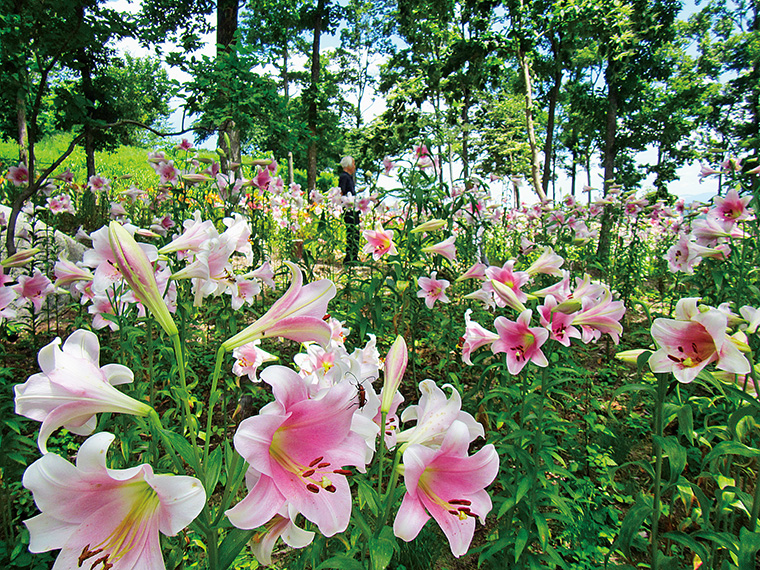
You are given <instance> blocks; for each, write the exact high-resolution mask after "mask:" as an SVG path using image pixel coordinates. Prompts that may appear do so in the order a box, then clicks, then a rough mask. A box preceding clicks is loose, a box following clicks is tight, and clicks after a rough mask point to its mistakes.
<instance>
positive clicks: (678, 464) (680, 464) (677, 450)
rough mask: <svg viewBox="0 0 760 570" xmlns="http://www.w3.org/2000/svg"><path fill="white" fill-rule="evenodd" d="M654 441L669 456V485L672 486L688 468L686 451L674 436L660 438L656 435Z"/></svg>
mask: <svg viewBox="0 0 760 570" xmlns="http://www.w3.org/2000/svg"><path fill="white" fill-rule="evenodd" d="M654 441H655V442H656V443H658V444H659V445H660V447H662V450H663V451H664V452H665V454H666V455H667V456H668V461H669V463H670V480H669V483H670V484H671V485H672V484H673V483H675V482H676V481H678V478H679V477H680V476H681V473H683V470H684V468H685V467H686V449H685V448H684V447H683V446H681V444H680V443H678V440H677V439H676V438H675V437H673V436H670V437H660V436H657V435H656V436H654Z"/></svg>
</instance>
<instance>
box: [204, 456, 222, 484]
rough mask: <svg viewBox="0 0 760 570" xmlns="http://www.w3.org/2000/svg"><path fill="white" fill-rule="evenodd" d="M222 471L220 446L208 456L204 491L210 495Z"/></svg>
mask: <svg viewBox="0 0 760 570" xmlns="http://www.w3.org/2000/svg"><path fill="white" fill-rule="evenodd" d="M221 473H222V448H221V447H217V448H216V449H214V451H212V452H211V454H210V455H209V456H208V463H207V464H206V485H205V488H206V493H208V495H209V496H210V495H211V494H212V493H213V492H214V488H215V487H216V484H217V482H218V481H219V475H220V474H221Z"/></svg>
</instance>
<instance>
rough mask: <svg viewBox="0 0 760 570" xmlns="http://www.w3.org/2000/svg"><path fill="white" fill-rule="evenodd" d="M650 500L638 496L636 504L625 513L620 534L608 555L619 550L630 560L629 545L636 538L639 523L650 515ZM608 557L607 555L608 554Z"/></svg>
mask: <svg viewBox="0 0 760 570" xmlns="http://www.w3.org/2000/svg"><path fill="white" fill-rule="evenodd" d="M650 500H651V498H650V497H647V496H645V495H639V496H638V497H637V498H636V502H635V503H634V505H633V506H632V507H631V508H630V510H629V511H628V513H626V515H625V518H624V519H623V523H622V524H621V525H620V534H618V537H617V538H616V539H615V542H614V543H612V548H611V549H610V554H611V553H612V552H614V551H615V550H621V551H622V552H623V553H624V554H625V555H626V556H627V557H628V558H631V543H632V541H633V539H634V537H636V536H638V532H639V529H640V528H641V523H643V522H644V519H646V518H647V517H648V516H649V515H650V514H651V513H652V503H651V502H650ZM608 556H609V554H608Z"/></svg>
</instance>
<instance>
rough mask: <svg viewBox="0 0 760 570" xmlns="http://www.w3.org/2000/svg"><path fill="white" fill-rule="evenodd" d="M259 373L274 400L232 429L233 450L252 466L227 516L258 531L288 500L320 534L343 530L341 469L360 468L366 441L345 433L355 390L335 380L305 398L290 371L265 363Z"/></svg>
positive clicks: (346, 513)
mask: <svg viewBox="0 0 760 570" xmlns="http://www.w3.org/2000/svg"><path fill="white" fill-rule="evenodd" d="M261 378H262V380H264V381H265V382H267V383H268V384H270V385H271V386H272V392H273V394H274V397H275V401H274V402H272V403H270V404H268V405H267V406H265V407H264V408H263V409H262V410H261V413H260V414H259V415H257V416H253V417H251V418H248V419H246V420H244V421H243V422H242V423H241V424H240V427H239V428H238V431H237V433H236V434H235V440H234V441H235V449H236V450H237V452H238V453H239V454H240V455H241V456H242V457H243V458H244V459H245V460H246V461H248V463H249V465H250V467H249V471H248V474H249V477H248V484H249V486H250V490H249V493H248V495H247V496H246V497H245V498H244V499H243V500H242V501H241V502H239V503H238V504H237V505H235V506H234V507H233V508H232V509H230V510H228V511H227V512H226V514H227V517H228V518H229V519H230V522H232V524H233V525H235V526H236V527H238V528H256V527H258V526H260V525H262V524H264V523H266V522H267V521H269V520H270V519H271V518H272V517H273V516H275V515H276V514H277V513H278V512H280V509H282V508H283V506H284V505H285V504H286V502H288V503H289V504H290V505H292V507H293V509H295V511H297V512H300V513H301V514H302V515H303V516H304V517H305V518H306V519H307V520H309V521H311V522H313V523H314V524H316V525H317V527H318V528H319V531H320V532H321V533H322V534H324V535H325V536H332V535H334V534H336V533H338V532H343V531H344V530H345V529H346V528H347V526H348V521H349V519H350V517H351V490H350V488H349V485H348V481H347V479H346V475H347V474H348V473H350V472H348V471H346V470H345V469H344V467H346V466H349V465H350V466H355V467H359V468H360V469H363V468H364V450H363V448H364V445H365V444H364V441H363V439H362V438H361V437H360V436H359V435H357V434H355V433H354V432H352V431H351V422H352V418H353V415H354V407H353V406H352V405H351V403H352V400H353V399H354V398H355V396H356V388H355V387H354V386H353V385H352V384H351V383H350V382H341V383H339V384H335V385H334V386H332V387H331V388H329V389H327V390H326V391H324V392H323V393H322V397H320V398H318V399H311V398H309V393H308V387H307V386H306V384H305V383H304V381H303V379H302V378H301V377H300V376H298V374H296V373H295V372H293V371H292V370H290V369H289V368H285V367H284V366H270V367H268V368H267V369H266V370H264V371H263V372H262V373H261Z"/></svg>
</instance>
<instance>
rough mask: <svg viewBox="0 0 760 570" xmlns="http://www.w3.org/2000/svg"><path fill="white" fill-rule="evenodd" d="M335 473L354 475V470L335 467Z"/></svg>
mask: <svg viewBox="0 0 760 570" xmlns="http://www.w3.org/2000/svg"><path fill="white" fill-rule="evenodd" d="M333 473H337V474H338V475H353V474H354V472H353V471H349V470H348V469H333Z"/></svg>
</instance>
